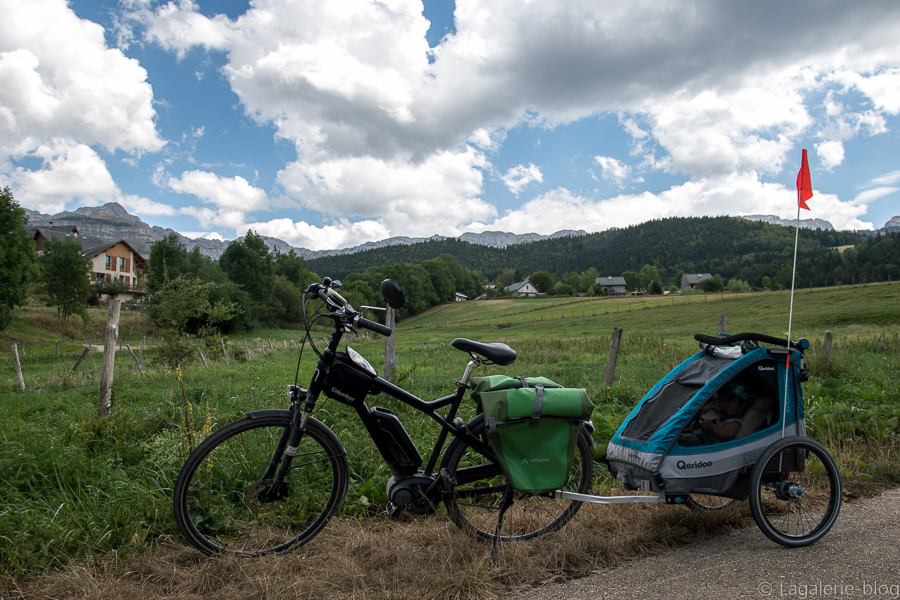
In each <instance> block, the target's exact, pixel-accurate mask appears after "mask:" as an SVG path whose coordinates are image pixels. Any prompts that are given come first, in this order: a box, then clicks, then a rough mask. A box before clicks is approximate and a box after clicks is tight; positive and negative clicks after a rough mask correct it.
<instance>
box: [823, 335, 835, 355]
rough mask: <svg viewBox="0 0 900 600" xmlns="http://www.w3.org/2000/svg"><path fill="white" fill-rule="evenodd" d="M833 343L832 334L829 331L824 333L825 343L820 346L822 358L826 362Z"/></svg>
mask: <svg viewBox="0 0 900 600" xmlns="http://www.w3.org/2000/svg"><path fill="white" fill-rule="evenodd" d="M833 342H834V332H833V331H831V330H830V329H829V330H827V331H826V332H825V342H824V343H823V344H822V358H823V359H824V360H825V361H826V362H827V361H828V357H829V356H830V355H831V344H832V343H833Z"/></svg>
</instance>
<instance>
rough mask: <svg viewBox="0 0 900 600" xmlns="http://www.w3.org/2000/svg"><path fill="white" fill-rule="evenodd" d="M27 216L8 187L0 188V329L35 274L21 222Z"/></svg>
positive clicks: (30, 245)
mask: <svg viewBox="0 0 900 600" xmlns="http://www.w3.org/2000/svg"><path fill="white" fill-rule="evenodd" d="M27 223H28V216H27V215H26V214H25V211H24V210H22V208H21V207H20V206H19V203H18V202H16V201H15V200H14V199H13V195H12V192H10V191H9V188H8V187H7V188H3V190H2V191H0V282H2V285H0V331H2V330H3V329H5V328H6V327H7V326H8V325H9V323H10V322H11V321H12V311H13V309H14V308H16V307H17V306H22V305H24V304H25V303H26V302H27V301H28V291H29V288H30V287H31V282H32V281H33V280H34V278H35V276H36V275H37V266H36V261H35V255H34V239H32V237H31V236H30V235H28V231H27V230H26V229H25V225H26V224H27Z"/></svg>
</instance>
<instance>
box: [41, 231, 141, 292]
mask: <svg viewBox="0 0 900 600" xmlns="http://www.w3.org/2000/svg"><path fill="white" fill-rule="evenodd" d="M27 229H28V231H29V233H31V234H32V235H33V236H34V248H35V251H36V252H41V251H43V248H44V244H45V243H46V242H47V240H48V239H49V238H51V237H52V238H57V239H72V240H74V241H76V242H78V243H79V244H80V245H81V249H82V252H84V255H85V256H87V257H88V258H90V259H91V275H90V277H91V281H92V282H97V281H113V280H121V281H122V282H124V283H125V284H126V285H127V286H128V287H127V290H126V291H125V292H124V293H123V294H121V298H122V299H123V300H129V299H131V298H135V297H140V296H143V295H144V294H146V293H147V291H146V288H145V287H144V275H145V274H146V271H147V269H146V264H147V260H146V259H145V258H144V257H143V256H141V255H140V254H139V253H138V252H136V251H135V250H134V248H132V247H131V246H130V245H129V244H128V242H126V241H125V240H119V241H116V242H106V241H103V240H101V239H100V238H94V237H85V236H81V235H79V234H78V228H77V227H71V226H65V227H59V226H57V227H54V226H53V225H52V224H51V225H50V226H49V227H28V228H27Z"/></svg>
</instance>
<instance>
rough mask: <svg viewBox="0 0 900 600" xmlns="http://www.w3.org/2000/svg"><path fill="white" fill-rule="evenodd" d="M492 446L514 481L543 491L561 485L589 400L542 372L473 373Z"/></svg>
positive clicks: (588, 413) (527, 488) (521, 488)
mask: <svg viewBox="0 0 900 600" xmlns="http://www.w3.org/2000/svg"><path fill="white" fill-rule="evenodd" d="M471 383H472V384H473V391H472V395H473V397H475V399H476V401H478V402H480V404H481V407H482V410H483V412H484V419H485V423H486V431H487V435H488V441H489V442H490V444H491V448H492V449H493V451H494V454H496V456H497V459H498V461H499V463H500V466H501V468H502V469H503V472H504V474H506V476H507V477H508V478H509V480H510V482H511V483H512V484H513V486H514V487H515V488H516V489H517V490H519V491H522V492H527V493H530V494H542V493H545V492H549V491H554V490H557V489H559V488H560V487H562V486H563V485H564V484H565V482H566V478H567V477H568V473H569V471H570V470H571V468H572V462H573V460H574V457H575V449H576V444H577V442H578V434H579V431H580V429H581V424H582V422H584V421H585V420H588V419H590V416H591V412H592V411H593V410H594V405H593V403H592V402H591V401H590V399H589V398H588V396H587V393H586V392H585V391H584V390H583V389H574V388H564V387H561V386H559V384H557V383H554V382H553V381H551V380H549V379H546V378H544V377H530V378H524V377H521V378H513V377H506V376H504V375H493V376H490V377H474V378H472V380H471Z"/></svg>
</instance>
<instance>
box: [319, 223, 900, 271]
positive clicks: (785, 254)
mask: <svg viewBox="0 0 900 600" xmlns="http://www.w3.org/2000/svg"><path fill="white" fill-rule="evenodd" d="M898 239H900V238H898V236H897V234H889V235H886V236H875V237H867V236H865V235H861V234H856V233H852V232H835V231H822V230H801V231H800V248H799V257H798V274H799V277H800V284H801V285H810V284H811V285H833V284H834V283H835V281H841V282H843V283H851V282H852V281H854V280H856V281H862V280H864V279H865V280H868V281H875V280H884V279H887V278H888V277H892V278H894V279H896V278H898V276H900V267H898V265H900V241H898ZM844 246H855V248H854V249H852V250H850V254H849V255H848V254H846V252H845V253H844V255H843V256H842V255H841V253H840V252H839V251H837V250H833V249H834V248H838V247H844ZM793 249H794V230H793V229H792V228H789V227H782V226H780V225H769V224H767V223H763V222H754V221H747V220H744V219H740V218H733V217H689V218H671V219H662V220H656V221H649V222H647V223H643V224H641V225H635V226H632V227H628V228H624V229H616V230H610V231H604V232H602V233H596V234H591V235H587V236H580V237H566V238H558V239H552V240H542V241H539V242H532V243H529V244H519V245H515V246H509V247H507V248H505V249H498V248H489V247H484V246H475V245H472V244H468V243H466V242H461V241H459V240H444V241H439V242H427V243H423V244H414V245H411V246H393V247H390V248H380V249H377V250H371V251H368V252H361V253H357V254H352V255H345V256H334V257H327V258H321V259H315V260H311V261H309V266H310V268H311V269H312V270H313V271H315V272H317V273H327V274H329V275H332V276H334V277H346V276H347V275H348V274H349V273H360V272H363V271H365V270H366V269H368V268H370V267H373V266H380V265H384V264H391V263H398V262H405V263H416V262H419V261H422V260H427V259H432V258H435V257H437V256H440V255H446V254H451V255H453V256H455V257H456V258H457V259H459V262H460V264H461V265H462V266H464V267H466V268H467V269H470V270H473V271H477V272H478V273H480V274H481V275H482V276H484V277H486V278H487V279H489V280H493V279H494V278H495V277H496V276H497V274H498V273H500V272H501V271H503V270H504V269H515V270H518V271H519V272H520V273H522V274H523V275H528V274H529V273H532V272H534V271H539V270H548V271H551V272H555V273H558V274H560V275H562V274H563V273H569V272H583V271H586V270H588V269H590V268H594V269H596V270H597V272H598V273H599V274H600V275H613V276H618V275H621V274H622V273H624V272H625V271H639V270H640V269H641V267H643V266H644V265H652V266H655V267H657V268H658V269H659V272H660V275H661V277H662V279H663V281H664V282H675V280H676V279H680V274H682V273H694V272H696V273H713V274H717V275H721V276H722V277H723V278H724V279H726V280H728V279H732V278H739V279H741V280H743V281H746V282H747V283H749V284H750V285H752V286H761V285H762V279H763V277H769V278H772V279H773V280H774V278H775V277H776V276H777V275H778V274H779V272H780V271H782V270H783V269H784V268H785V267H786V266H788V267H789V265H790V263H791V259H792V257H793Z"/></svg>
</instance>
